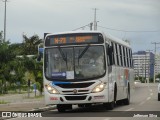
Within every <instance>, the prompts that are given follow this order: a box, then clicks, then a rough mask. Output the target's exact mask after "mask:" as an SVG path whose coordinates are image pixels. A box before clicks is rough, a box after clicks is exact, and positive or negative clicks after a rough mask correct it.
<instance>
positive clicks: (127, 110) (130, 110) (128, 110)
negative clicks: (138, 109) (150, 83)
mask: <svg viewBox="0 0 160 120" xmlns="http://www.w3.org/2000/svg"><path fill="white" fill-rule="evenodd" d="M133 109H134V108H129V109H127V110H125V111H131V110H133Z"/></svg>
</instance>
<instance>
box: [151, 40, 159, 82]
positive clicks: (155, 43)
mask: <svg viewBox="0 0 160 120" xmlns="http://www.w3.org/2000/svg"><path fill="white" fill-rule="evenodd" d="M151 44H154V45H155V48H154V83H155V81H156V75H155V74H156V70H155V69H156V48H157V44H160V42H152V43H151Z"/></svg>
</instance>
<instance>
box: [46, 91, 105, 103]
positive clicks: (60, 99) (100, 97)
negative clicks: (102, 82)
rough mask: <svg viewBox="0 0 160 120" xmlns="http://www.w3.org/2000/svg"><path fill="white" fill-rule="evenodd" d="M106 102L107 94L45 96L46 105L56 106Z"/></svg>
mask: <svg viewBox="0 0 160 120" xmlns="http://www.w3.org/2000/svg"><path fill="white" fill-rule="evenodd" d="M105 102H108V94H106V92H105V93H104V92H100V93H90V94H84V95H76V94H75V95H61V94H49V93H47V94H45V104H46V105H57V104H86V103H91V104H92V103H93V104H94V103H105Z"/></svg>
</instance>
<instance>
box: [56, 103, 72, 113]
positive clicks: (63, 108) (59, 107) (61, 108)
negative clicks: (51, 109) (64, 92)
mask: <svg viewBox="0 0 160 120" xmlns="http://www.w3.org/2000/svg"><path fill="white" fill-rule="evenodd" d="M68 109H72V105H68V104H58V105H57V110H58V112H65V111H66V110H68Z"/></svg>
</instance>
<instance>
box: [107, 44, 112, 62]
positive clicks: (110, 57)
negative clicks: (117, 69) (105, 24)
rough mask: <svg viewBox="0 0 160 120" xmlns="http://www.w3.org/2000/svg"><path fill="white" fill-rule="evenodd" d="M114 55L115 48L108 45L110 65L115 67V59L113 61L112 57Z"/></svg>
mask: <svg viewBox="0 0 160 120" xmlns="http://www.w3.org/2000/svg"><path fill="white" fill-rule="evenodd" d="M112 54H113V47H112V46H110V45H107V56H108V58H109V59H108V63H109V64H108V65H113V59H112V56H113V55H112Z"/></svg>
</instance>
